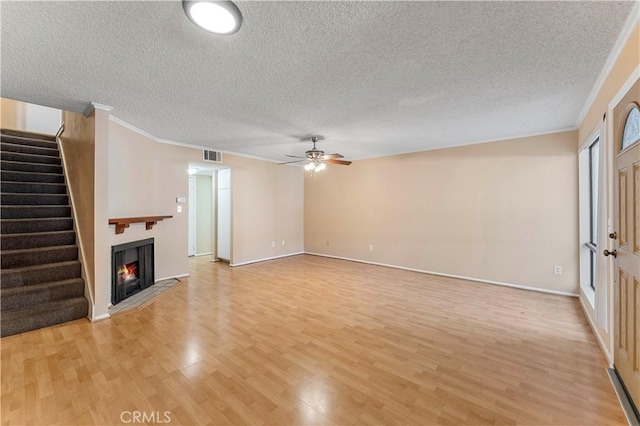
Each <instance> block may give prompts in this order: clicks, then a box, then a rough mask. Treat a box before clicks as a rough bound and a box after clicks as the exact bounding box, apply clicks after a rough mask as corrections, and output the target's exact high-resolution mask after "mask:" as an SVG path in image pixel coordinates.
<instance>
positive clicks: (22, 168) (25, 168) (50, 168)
mask: <svg viewBox="0 0 640 426" xmlns="http://www.w3.org/2000/svg"><path fill="white" fill-rule="evenodd" d="M0 170H2V173H3V174H4V172H5V171H13V172H29V173H55V174H60V175H62V166H61V165H57V164H44V163H25V162H24V161H5V160H4V157H2V161H0Z"/></svg>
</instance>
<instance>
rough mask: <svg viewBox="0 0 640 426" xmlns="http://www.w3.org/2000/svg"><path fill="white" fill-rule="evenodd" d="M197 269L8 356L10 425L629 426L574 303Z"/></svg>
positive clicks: (10, 348) (322, 270)
mask: <svg viewBox="0 0 640 426" xmlns="http://www.w3.org/2000/svg"><path fill="white" fill-rule="evenodd" d="M190 268H191V271H190V272H191V274H192V275H191V277H190V278H189V279H188V280H185V281H184V282H183V283H181V284H178V285H177V286H175V287H174V288H172V289H170V290H168V291H166V292H165V293H163V294H162V295H160V296H159V297H158V298H157V299H156V300H155V301H154V302H152V303H151V304H148V305H146V306H145V307H143V308H142V309H135V310H132V311H129V312H125V313H122V314H120V315H117V316H115V317H113V318H111V319H109V320H105V321H102V322H97V323H89V322H87V321H76V322H74V323H70V324H66V325H62V326H57V327H52V328H47V329H43V330H37V331H33V332H28V333H24V334H22V335H17V336H12V337H8V338H4V339H2V341H1V344H2V348H1V353H2V369H1V371H2V395H1V396H2V402H1V408H2V413H1V419H2V424H6V425H24V424H62V425H71V424H83V425H88V424H109V425H110V424H125V423H128V424H133V419H134V417H133V415H135V413H134V412H138V414H137V415H138V416H142V415H144V416H146V417H138V420H139V421H142V420H145V423H153V422H154V421H155V422H156V423H165V424H166V423H168V422H167V420H170V423H169V424H172V425H178V424H198V425H204V424H217V425H226V424H255V425H263V424H264V425H280V424H283V425H284V424H296V425H315V424H328V425H331V424H339V425H350V424H357V425H360V424H413V425H428V424H443V425H453V424H467V425H478V424H526V425H548V424H549V425H550V424H555V425H609V424H625V420H624V416H623V414H622V411H621V409H620V407H619V404H618V401H617V399H616V397H615V394H614V391H613V389H612V387H611V384H610V383H609V380H608V378H607V376H606V373H605V367H606V362H605V360H604V357H603V356H602V354H601V353H600V351H599V349H598V346H597V343H596V342H595V339H594V337H593V336H592V334H591V332H590V330H589V328H588V325H587V323H586V320H585V319H584V316H583V314H582V312H581V310H580V307H579V305H578V301H577V300H576V299H574V298H569V297H562V296H554V295H546V294H540V293H534V292H528V291H524V290H516V289H511V288H505V287H499V286H491V285H487V284H479V283H472V282H466V281H461V280H454V279H448V278H441V277H434V276H429V275H424V274H419V273H413V272H407V271H401V270H394V269H389V268H382V267H377V266H371V265H364V264H358V263H352V262H346V261H341V260H334V259H326V258H321V257H315V256H308V255H301V256H295V257H290V258H285V259H280V260H275V261H271V262H264V263H258V264H253V265H247V266H242V267H237V268H229V267H228V266H227V265H224V264H212V263H210V262H209V259H208V258H206V257H205V258H196V259H194V260H192V261H190ZM165 412H167V413H165ZM165 415H166V416H168V417H166V416H165Z"/></svg>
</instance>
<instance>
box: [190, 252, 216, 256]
mask: <svg viewBox="0 0 640 426" xmlns="http://www.w3.org/2000/svg"><path fill="white" fill-rule="evenodd" d="M211 254H213V252H212V251H210V252H207V253H196V254H194V255H193V257H198V256H207V255H211Z"/></svg>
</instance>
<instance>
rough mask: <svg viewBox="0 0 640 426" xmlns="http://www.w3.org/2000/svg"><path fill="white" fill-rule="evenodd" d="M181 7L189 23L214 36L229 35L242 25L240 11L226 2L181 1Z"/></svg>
mask: <svg viewBox="0 0 640 426" xmlns="http://www.w3.org/2000/svg"><path fill="white" fill-rule="evenodd" d="M182 7H183V8H184V12H185V13H186V14H187V17H188V18H189V19H190V20H191V22H193V23H194V24H196V25H197V26H199V27H200V28H202V29H204V30H207V31H209V32H212V33H214V34H221V35H230V34H233V33H235V32H236V31H238V30H239V29H240V26H241V25H242V14H241V13H240V9H238V6H236V5H235V4H234V3H233V2H231V1H228V0H220V1H197V0H195V1H193V0H192V1H187V0H183V1H182Z"/></svg>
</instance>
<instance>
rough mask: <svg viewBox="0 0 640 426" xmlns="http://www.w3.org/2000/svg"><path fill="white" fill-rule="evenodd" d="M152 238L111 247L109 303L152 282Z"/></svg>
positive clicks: (130, 294) (119, 299) (113, 303)
mask: <svg viewBox="0 0 640 426" xmlns="http://www.w3.org/2000/svg"><path fill="white" fill-rule="evenodd" d="M153 259H154V256H153V238H149V239H146V240H140V241H134V242H132V243H127V244H120V245H117V246H113V247H111V304H112V305H114V306H115V305H117V304H118V303H120V302H122V301H123V300H125V299H126V298H127V297H130V296H133V295H134V294H136V293H138V292H139V291H141V290H144V289H145V288H147V287H149V286H152V285H153V284H154V282H155V281H154V266H153Z"/></svg>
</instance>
